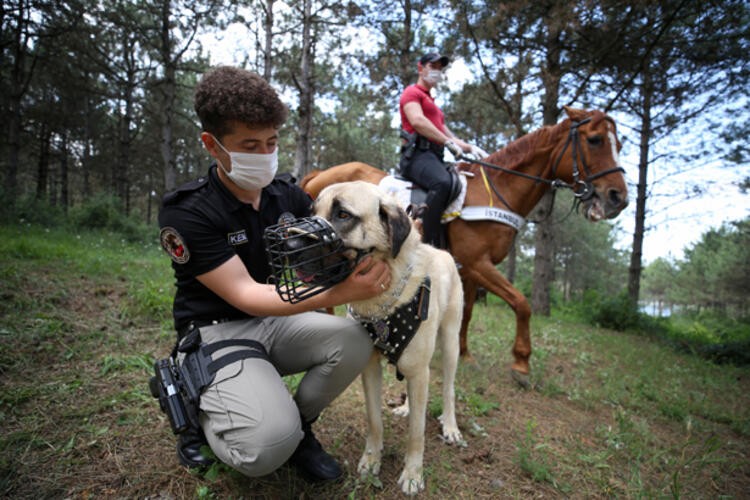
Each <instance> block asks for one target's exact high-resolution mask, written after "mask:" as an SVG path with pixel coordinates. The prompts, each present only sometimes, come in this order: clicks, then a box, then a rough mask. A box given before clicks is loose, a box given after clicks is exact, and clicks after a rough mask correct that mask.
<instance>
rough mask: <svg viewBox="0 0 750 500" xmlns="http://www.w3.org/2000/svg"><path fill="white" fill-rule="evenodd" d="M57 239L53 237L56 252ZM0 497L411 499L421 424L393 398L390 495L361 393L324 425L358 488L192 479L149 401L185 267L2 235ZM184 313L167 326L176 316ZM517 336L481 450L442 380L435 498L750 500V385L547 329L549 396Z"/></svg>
mask: <svg viewBox="0 0 750 500" xmlns="http://www.w3.org/2000/svg"><path fill="white" fill-rule="evenodd" d="M40 238H46V239H44V240H42V239H40ZM0 255H2V258H1V260H0V296H2V301H0V318H2V319H1V320H0V374H2V378H0V416H2V419H3V428H2V431H0V497H4V498H144V499H145V498H148V499H157V498H163V499H166V498H222V499H223V498H273V499H277V498H278V499H302V498H326V499H328V498H383V499H385V498H399V497H400V496H402V495H401V493H400V489H399V487H398V485H397V479H398V476H399V474H400V468H401V466H402V463H403V452H404V439H405V433H406V421H405V419H403V418H400V417H397V416H395V415H393V414H392V413H391V412H390V411H389V407H390V406H393V405H395V404H397V403H398V402H400V401H401V398H402V397H403V393H404V392H405V385H404V384H403V383H401V382H399V381H397V380H396V378H395V376H394V372H393V368H392V367H391V366H386V367H385V368H384V371H385V379H384V387H383V388H384V394H383V407H384V420H385V448H384V452H383V464H382V470H381V473H380V476H379V478H374V477H369V478H360V477H359V475H358V474H357V472H356V465H357V462H358V460H359V456H360V454H361V452H362V450H363V447H364V441H365V427H366V426H365V411H364V406H363V394H362V388H361V384H360V382H359V381H356V382H355V383H353V384H352V385H351V386H350V387H349V388H348V389H347V390H346V392H345V393H344V394H342V395H341V396H340V397H339V398H338V399H337V400H336V401H335V402H334V403H333V404H332V405H331V407H330V408H329V409H328V410H327V411H326V412H325V413H324V414H323V416H322V417H321V419H320V420H319V422H318V423H317V424H316V432H317V436H318V438H319V439H320V440H321V442H322V443H323V444H324V446H325V448H326V449H327V450H328V451H329V452H331V453H332V454H333V455H334V456H336V457H337V458H338V459H339V460H340V461H341V463H342V464H343V467H344V469H345V477H344V479H343V480H342V481H340V482H338V483H335V484H326V485H316V484H310V483H307V482H305V481H304V480H303V479H302V478H301V477H299V476H298V474H297V473H296V471H295V470H294V469H292V468H290V467H287V466H284V467H282V468H281V469H279V470H278V471H276V472H275V473H273V474H271V475H269V476H267V477H264V478H260V479H249V478H245V477H243V476H241V475H239V474H238V473H236V472H234V471H231V470H230V469H228V468H227V467H225V466H216V467H212V468H211V469H209V470H208V471H206V472H205V473H203V474H199V473H195V472H190V471H188V470H186V469H185V468H183V467H181V466H180V465H179V463H178V462H177V458H176V456H175V437H174V436H173V435H172V434H171V431H170V429H169V424H168V422H167V420H166V418H165V416H164V414H163V413H161V411H160V410H159V407H158V404H157V402H156V400H154V399H153V398H152V397H151V395H150V393H149V390H148V387H147V383H148V378H149V377H150V375H151V372H152V366H153V361H154V359H157V358H161V357H164V356H166V355H167V354H168V353H169V350H170V348H171V345H172V342H173V333H172V331H171V325H170V323H171V321H170V317H169V303H170V299H171V294H172V288H171V287H172V277H171V271H170V269H169V265H168V259H166V258H165V257H163V256H161V255H159V254H158V252H157V251H156V250H154V249H153V248H143V247H138V246H136V245H130V244H126V243H123V242H116V241H115V242H113V241H106V239H103V238H99V239H96V238H91V239H87V237H84V238H83V239H81V238H78V237H75V236H73V235H62V234H51V235H49V234H48V235H46V236H44V235H42V236H41V237H40V236H38V235H37V236H33V235H27V234H23V233H19V232H18V231H17V230H16V229H9V228H0ZM165 309H166V310H165ZM513 325H514V318H513V317H512V315H511V313H510V311H509V309H508V308H507V306H505V304H504V303H500V302H499V301H495V300H490V301H489V303H488V304H480V305H478V306H477V308H476V310H475V313H474V319H473V321H472V324H471V327H470V334H469V348H470V351H471V353H472V354H473V359H472V360H467V359H462V361H461V363H460V365H459V370H458V377H457V382H456V392H457V414H458V422H459V427H460V428H461V431H462V432H463V435H464V438H465V440H466V446H465V447H457V446H449V445H446V444H444V443H443V442H442V441H441V440H440V437H439V436H440V426H439V423H438V421H437V416H438V415H439V414H440V408H441V400H440V383H441V372H440V363H439V359H438V358H439V353H438V354H437V355H436V359H434V360H433V363H432V380H431V387H430V406H429V409H428V420H427V429H426V449H425V457H424V463H425V480H426V489H425V491H424V492H423V493H422V494H421V497H422V498H440V499H444V498H609V497H620V498H635V497H638V498H641V497H672V498H691V499H694V498H738V499H739V498H747V495H748V491H750V369H748V368H747V367H736V366H731V365H716V364H712V363H710V362H708V361H705V360H703V359H700V358H697V357H695V356H692V355H690V354H685V353H677V352H675V351H674V350H672V349H671V348H670V347H668V346H666V345H662V344H660V343H658V342H656V341H654V340H652V339H649V338H648V337H646V336H643V335H638V334H636V333H619V332H613V331H610V330H604V329H599V328H594V327H591V326H587V325H582V324H577V323H572V322H567V321H565V320H564V319H559V318H554V317H553V318H534V320H533V323H532V327H533V330H532V331H533V336H532V342H533V346H534V355H533V357H532V370H533V373H532V382H533V385H534V388H533V389H531V390H524V389H521V388H520V387H519V386H518V385H517V384H516V383H515V382H513V381H512V380H511V378H510V376H509V373H508V367H509V365H510V362H511V355H510V347H511V344H512V339H513Z"/></svg>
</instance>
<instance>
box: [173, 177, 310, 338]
mask: <svg viewBox="0 0 750 500" xmlns="http://www.w3.org/2000/svg"><path fill="white" fill-rule="evenodd" d="M293 182H294V179H293V178H291V176H289V175H288V174H281V175H279V176H277V177H276V178H275V179H274V180H273V182H272V183H271V184H269V185H268V186H266V187H265V188H263V193H262V194H261V200H260V211H256V210H255V209H254V208H253V207H252V206H251V205H248V204H245V203H242V202H241V201H239V200H237V198H235V197H234V195H233V194H232V193H231V192H230V191H229V190H228V189H227V188H226V186H224V184H222V182H221V181H220V180H219V178H218V175H217V173H216V164H213V165H211V167H210V168H209V170H208V174H207V175H205V176H203V177H200V178H198V179H196V180H194V181H192V182H189V183H187V184H185V185H183V186H181V187H179V188H178V189H176V190H175V191H172V192H170V193H168V194H166V195H165V196H164V198H163V200H162V207H161V210H160V212H159V226H160V228H161V232H160V239H161V244H162V246H163V247H164V249H165V250H166V251H167V253H168V254H169V255H170V257H171V258H172V267H173V269H174V273H175V278H176V280H177V283H176V285H177V293H176V295H175V300H174V306H173V314H174V321H175V328H176V329H177V330H178V331H180V330H182V329H183V328H185V327H186V326H187V325H188V324H189V323H190V322H191V321H202V322H205V321H209V322H210V321H213V320H227V319H239V318H247V317H249V316H248V315H247V314H245V313H243V312H242V311H239V310H238V309H236V308H234V307H233V306H231V305H229V304H227V303H226V302H225V301H224V300H222V299H221V298H220V297H219V296H217V295H216V294H214V293H213V292H212V291H210V290H209V289H208V288H206V287H205V286H203V285H202V284H201V283H200V282H199V281H198V280H197V279H195V277H196V276H200V275H201V274H203V273H206V272H208V271H211V270H213V269H215V268H217V267H218V266H220V265H221V264H223V263H224V262H226V261H227V260H229V259H230V258H231V257H232V256H234V255H238V256H239V257H240V259H242V262H243V263H244V264H245V267H247V270H248V272H249V273H250V276H252V277H253V279H254V280H255V281H257V282H260V283H265V282H267V280H268V277H269V275H270V269H269V266H268V258H267V257H266V252H265V247H264V245H263V231H264V230H265V228H266V227H268V226H271V225H274V224H277V223H278V222H279V216H281V214H283V213H287V212H288V213H291V214H292V215H294V216H295V217H307V216H309V215H310V209H311V204H312V202H311V199H310V197H309V196H308V195H307V194H306V193H305V192H304V191H302V189H300V188H299V186H297V185H296V184H294V183H293Z"/></svg>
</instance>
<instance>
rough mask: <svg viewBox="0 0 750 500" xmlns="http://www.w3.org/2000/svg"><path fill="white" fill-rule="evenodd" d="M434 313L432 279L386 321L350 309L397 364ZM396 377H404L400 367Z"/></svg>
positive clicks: (427, 280) (350, 312) (382, 349)
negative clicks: (432, 310)
mask: <svg viewBox="0 0 750 500" xmlns="http://www.w3.org/2000/svg"><path fill="white" fill-rule="evenodd" d="M429 311H430V277H429V276H427V277H425V279H424V281H422V284H421V285H420V286H419V289H418V290H417V293H416V294H414V297H413V298H412V299H411V300H410V301H409V302H407V303H405V304H404V305H402V306H401V307H399V308H398V309H396V310H395V311H393V313H391V314H390V315H389V316H387V317H385V318H365V317H362V316H359V315H358V314H356V313H355V312H354V311H352V310H351V308H349V314H351V315H352V317H354V319H356V320H357V321H359V322H360V323H362V326H364V327H365V329H366V330H367V333H369V334H370V338H372V341H373V343H374V345H375V347H376V348H377V349H379V350H380V351H381V352H382V353H383V355H385V356H386V357H387V358H388V362H389V363H392V364H393V365H396V363H397V362H398V360H399V358H400V357H401V354H402V353H403V352H404V349H406V347H407V346H408V345H409V342H411V339H413V338H414V335H415V334H416V333H417V330H419V325H420V324H421V323H422V321H424V320H426V319H427V317H428V315H429ZM396 377H397V378H398V379H399V380H403V378H404V375H403V374H402V373H401V372H400V371H398V368H396Z"/></svg>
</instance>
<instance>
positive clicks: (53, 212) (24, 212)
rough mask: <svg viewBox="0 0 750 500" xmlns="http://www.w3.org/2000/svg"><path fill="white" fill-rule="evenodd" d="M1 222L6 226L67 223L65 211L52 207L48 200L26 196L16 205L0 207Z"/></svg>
mask: <svg viewBox="0 0 750 500" xmlns="http://www.w3.org/2000/svg"><path fill="white" fill-rule="evenodd" d="M2 198H3V199H7V198H5V197H2ZM0 221H2V222H3V223H6V224H19V223H20V224H41V225H44V226H47V227H54V226H61V225H64V223H65V211H64V210H63V209H62V208H61V207H59V206H52V205H50V204H49V203H48V202H47V200H37V199H36V198H35V197H34V196H24V197H22V198H20V199H18V200H16V202H15V204H8V203H3V204H1V205H0Z"/></svg>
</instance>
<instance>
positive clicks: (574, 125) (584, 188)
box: [458, 117, 625, 210]
mask: <svg viewBox="0 0 750 500" xmlns="http://www.w3.org/2000/svg"><path fill="white" fill-rule="evenodd" d="M590 121H591V117H588V118H584V119H583V120H581V121H578V122H577V121H573V120H571V122H570V131H569V132H568V138H567V139H566V141H565V145H564V146H563V148H562V151H560V154H559V155H558V157H557V159H556V160H555V163H554V164H553V165H552V176H553V177H555V178H554V179H545V178H543V177H539V176H537V175H530V174H527V173H524V172H518V171H516V170H511V169H509V168H505V167H501V166H500V165H494V164H492V163H487V162H484V161H479V160H474V159H472V158H469V157H466V156H464V155H459V157H458V159H459V160H464V161H467V162H469V163H476V164H477V165H479V166H480V167H482V174H483V175H484V177H485V178H486V180H487V181H488V182H489V185H490V187H491V188H492V191H493V192H494V193H495V196H497V197H498V199H499V200H500V201H502V202H503V203H504V204H505V205H506V206H507V207H508V208H509V209H511V210H512V208H511V207H510V205H509V204H508V202H507V201H505V199H504V198H503V196H502V195H501V194H500V193H499V192H498V190H497V188H496V187H495V184H494V183H493V182H492V180H491V179H489V178H488V176H486V173H485V171H484V169H487V168H491V169H493V170H500V171H501V172H505V173H508V174H512V175H517V176H519V177H525V178H526V179H530V180H533V181H534V182H537V183H544V184H547V185H549V186H550V187H551V188H552V189H557V188H566V189H570V190H571V191H572V192H573V195H574V196H575V197H576V199H577V201H578V202H581V201H586V200H589V199H590V198H591V197H592V196H593V195H594V184H593V181H594V180H596V179H599V178H600V177H604V176H605V175H609V174H612V173H615V172H625V169H624V168H622V167H614V168H610V169H607V170H604V171H602V172H597V173H596V174H592V173H591V170H590V169H589V166H588V165H587V164H586V159H585V158H584V156H583V149H582V148H581V136H580V134H579V133H578V127H580V126H581V125H584V124H586V123H588V122H590ZM568 147H570V148H571V156H572V158H573V182H572V183H567V182H565V181H564V180H562V179H559V178H556V177H557V167H558V165H559V164H560V161H561V160H562V157H563V155H564V154H565V151H566V150H567V149H568ZM579 162H580V164H581V167H582V168H583V173H584V174H585V177H583V178H581V172H580V170H579V167H578V163H579Z"/></svg>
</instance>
